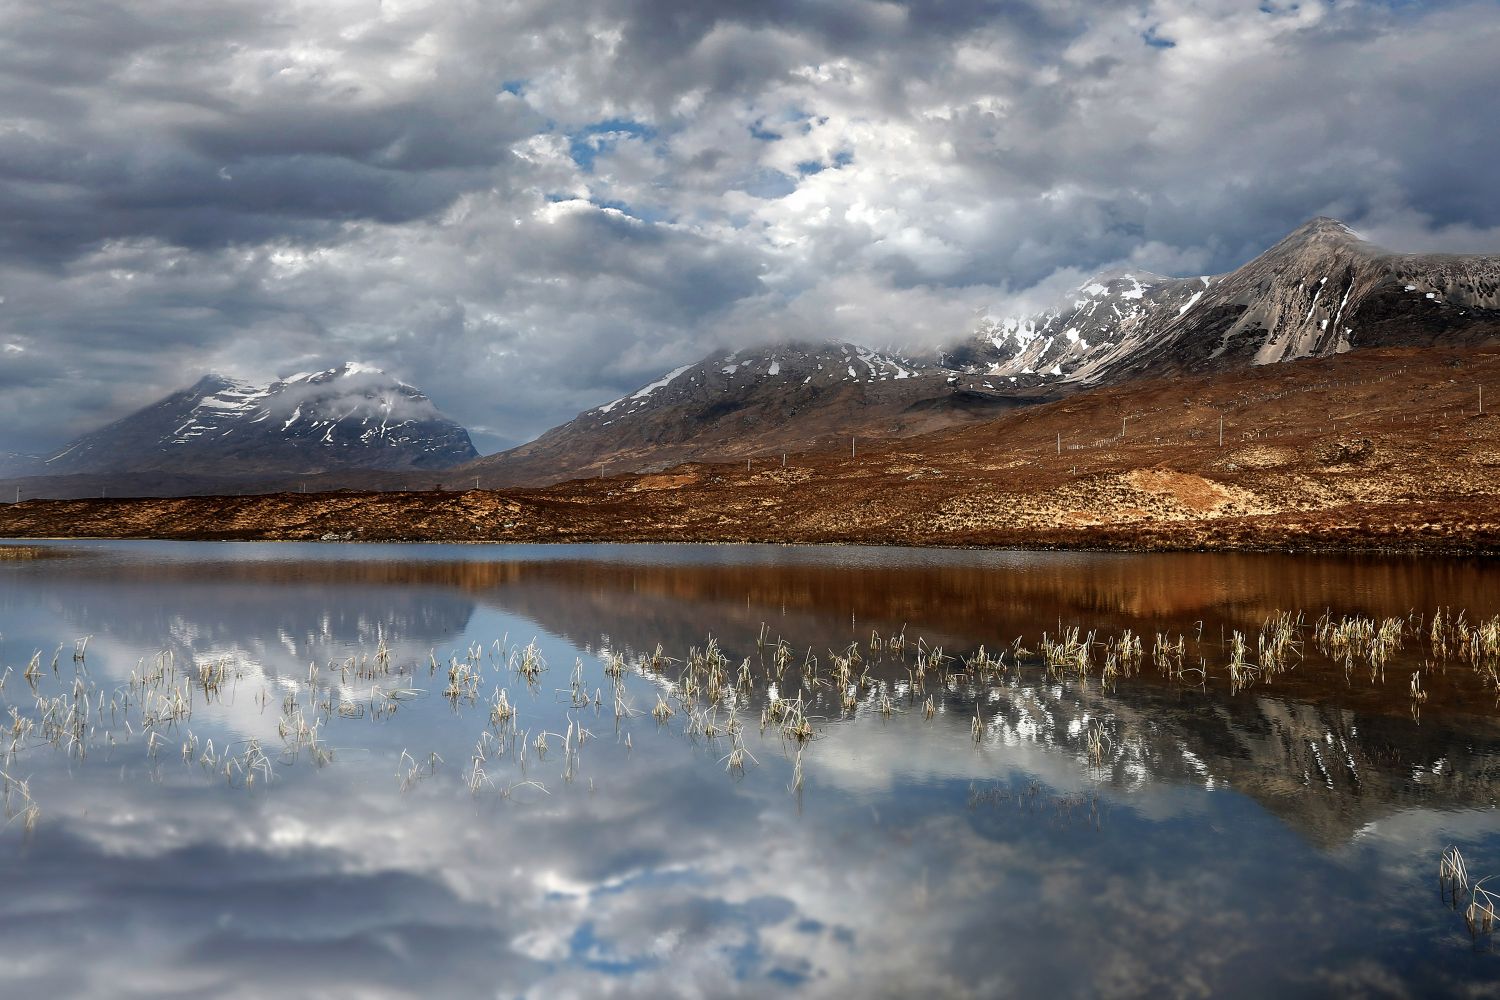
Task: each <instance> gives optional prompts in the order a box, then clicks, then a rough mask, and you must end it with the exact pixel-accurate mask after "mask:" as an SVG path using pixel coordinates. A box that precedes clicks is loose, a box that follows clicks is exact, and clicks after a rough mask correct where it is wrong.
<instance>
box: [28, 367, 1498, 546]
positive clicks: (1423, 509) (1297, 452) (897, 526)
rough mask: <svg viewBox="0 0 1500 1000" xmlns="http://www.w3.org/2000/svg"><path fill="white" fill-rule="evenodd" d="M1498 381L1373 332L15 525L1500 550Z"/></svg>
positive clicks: (1494, 372) (207, 534)
mask: <svg viewBox="0 0 1500 1000" xmlns="http://www.w3.org/2000/svg"><path fill="white" fill-rule="evenodd" d="M1481 386H1485V387H1488V388H1489V390H1490V391H1487V392H1486V393H1485V396H1486V399H1489V398H1490V397H1491V396H1492V394H1493V396H1494V398H1495V399H1497V400H1500V352H1496V351H1494V350H1489V351H1470V350H1454V351H1444V350H1439V349H1427V350H1418V349H1410V348H1402V349H1375V350H1370V351H1359V352H1352V353H1346V354H1343V355H1338V356H1335V357H1331V358H1324V359H1314V360H1308V361H1301V362H1297V363H1295V364H1285V365H1272V366H1262V367H1258V368H1250V369H1239V370H1234V371H1230V372H1223V373H1210V374H1204V375H1197V376H1188V377H1178V378H1173V379H1164V380H1155V381H1140V382H1132V383H1126V384H1121V385H1118V386H1111V387H1107V388H1102V389H1099V390H1096V391H1094V392H1092V393H1088V394H1086V395H1080V396H1077V397H1072V398H1069V399H1064V400H1059V401H1055V402H1051V403H1045V404H1039V405H1037V406H1034V407H1029V408H1026V409H1022V410H1016V411H1013V412H1010V413H1007V414H1004V415H1002V416H1000V417H999V418H997V419H995V420H993V421H991V422H990V423H987V424H984V425H982V426H977V427H959V428H950V429H948V430H944V431H940V432H936V433H933V434H928V435H924V436H921V437H916V438H910V439H906V440H903V441H896V442H887V443H885V444H883V445H880V446H879V447H872V448H871V449H870V450H868V451H864V452H862V453H861V454H859V455H858V456H857V457H855V458H853V459H851V458H850V457H849V456H848V454H847V452H842V451H818V452H810V453H802V454H795V455H791V456H789V457H788V460H787V465H786V467H785V468H782V466H781V463H780V461H779V459H777V460H772V459H763V460H761V461H760V462H758V463H752V468H751V469H749V470H747V469H746V468H745V465H744V463H742V462H739V463H727V464H701V463H700V464H689V465H684V466H680V467H677V468H674V469H672V470H670V471H669V472H666V473H658V474H650V475H641V476H617V477H613V478H609V479H595V480H585V481H577V482H571V483H566V484H561V485H558V486H554V487H551V488H547V489H541V490H505V491H479V490H470V491H465V492H442V493H434V492H426V493H399V494H398V493H386V494H379V493H349V494H320V495H306V496H303V495H299V494H281V495H275V496H264V497H223V498H202V499H180V500H159V501H158V500H141V501H107V500H104V501H101V500H90V501H82V500H80V501H33V502H27V503H22V504H19V505H12V506H6V507H3V508H0V533H3V534H5V535H8V536H13V537H24V536H45V535H65V536H67V535H85V536H87V535H100V536H123V537H177V538H280V539H297V538H311V539H317V538H322V537H325V536H329V537H340V538H343V537H348V538H350V539H363V540H379V539H392V540H398V539H399V540H418V539H424V540H425V539H430V540H458V541H484V540H496V541H558V542H561V541H724V542H732V541H780V542H846V543H850V542H859V543H875V544H913V545H916V544H921V545H1010V546H1032V547H1038V546H1040V547H1052V546H1064V547H1068V546H1074V547H1091V548H1111V547H1114V548H1145V549H1198V548H1209V549H1267V548H1272V549H1288V548H1316V549H1329V550H1360V549H1382V550H1391V549H1394V550H1409V551H1424V552H1457V553H1475V552H1500V500H1497V498H1496V489H1495V485H1496V482H1497V480H1500V421H1497V419H1496V418H1495V417H1494V416H1493V415H1491V414H1490V413H1483V414H1481V413H1479V412H1478V407H1477V403H1478V390H1479V388H1480V387H1481ZM1221 418H1222V420H1223V443H1222V444H1220V438H1219V428H1220V423H1219V421H1220V419H1221ZM1122 422H1123V427H1122ZM1122 430H1123V433H1122Z"/></svg>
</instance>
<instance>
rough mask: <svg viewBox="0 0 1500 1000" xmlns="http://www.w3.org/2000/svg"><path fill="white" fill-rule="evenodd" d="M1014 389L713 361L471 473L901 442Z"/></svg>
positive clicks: (868, 355)
mask: <svg viewBox="0 0 1500 1000" xmlns="http://www.w3.org/2000/svg"><path fill="white" fill-rule="evenodd" d="M1016 388H1017V386H1016V385H1015V384H1014V383H1011V382H1007V381H1006V380H1004V379H999V380H997V379H993V378H989V377H986V376H983V375H979V376H975V375H970V374H967V373H962V372H957V371H955V370H953V369H952V368H951V367H946V366H944V365H942V364H939V363H938V362H937V361H936V360H935V359H931V358H929V359H921V358H915V357H910V356H906V355H903V354H900V353H896V352H890V351H876V350H872V349H870V348H867V347H861V346H858V345H856V344H848V343H831V344H822V345H810V344H798V343H790V344H776V345H768V346H762V347H757V348H751V349H747V350H740V351H732V352H716V353H714V354H711V355H709V356H708V357H707V358H704V359H703V360H701V361H699V362H697V363H696V364H691V365H683V366H682V367H679V368H674V369H673V370H671V371H669V372H667V373H666V374H664V375H663V376H662V377H661V378H658V379H655V380H653V381H651V382H649V383H647V384H646V385H643V386H641V388H639V389H637V390H636V391H635V392H632V393H628V394H627V395H625V396H622V397H620V398H619V399H615V400H612V401H610V402H608V403H605V404H604V405H602V406H597V407H595V408H594V409H592V410H587V411H585V412H583V413H581V414H579V415H578V416H577V417H575V418H574V419H573V420H570V421H569V422H568V423H566V424H563V425H562V426H560V427H555V428H553V429H552V430H550V431H548V432H547V433H545V434H543V435H542V436H541V437H539V438H537V439H536V440H535V441H532V442H530V443H529V444H525V445H522V446H520V447H519V448H513V449H511V450H510V451H507V452H502V453H500V454H498V455H491V456H488V457H486V458H483V459H480V460H479V461H478V462H476V463H474V464H473V465H472V466H470V467H469V468H468V469H466V470H464V471H465V472H466V473H468V472H473V473H474V474H476V475H478V476H479V477H480V478H481V481H482V482H484V483H485V484H486V485H511V484H517V483H528V484H530V483H546V482H555V481H557V480H561V479H570V478H577V477H579V476H590V475H598V474H601V473H604V474H608V473H615V472H625V471H640V470H645V469H653V468H663V467H666V466H669V465H675V464H678V463H681V462H688V461H724V460H728V459H743V458H745V457H747V456H756V455H767V454H772V453H779V452H780V451H783V450H793V451H795V450H798V449H804V448H814V447H819V446H831V445H832V444H833V443H834V442H842V443H843V445H842V446H843V447H847V446H848V442H849V437H850V435H855V436H880V437H899V436H904V435H907V434H917V433H922V432H924V431H929V430H936V429H938V428H941V427H946V426H950V425H952V424H954V423H960V422H966V421H969V420H972V419H974V418H975V415H976V414H984V413H993V412H995V411H996V410H997V409H1002V408H1006V407H1010V406H1015V405H1018V400H1017V399H1016V398H1014V395H1013V394H1008V393H1007V392H1006V391H1005V390H1015V389H1016Z"/></svg>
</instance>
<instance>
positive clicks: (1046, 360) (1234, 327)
mask: <svg viewBox="0 0 1500 1000" xmlns="http://www.w3.org/2000/svg"><path fill="white" fill-rule="evenodd" d="M1494 337H1500V258H1495V257H1480V256H1453V255H1434V254H1393V253H1390V252H1388V251H1385V250H1382V249H1380V248H1379V247H1376V246H1374V245H1372V244H1370V243H1368V242H1366V241H1364V240H1363V239H1361V238H1360V237H1359V236H1358V235H1357V234H1356V233H1355V232H1354V231H1353V230H1351V229H1349V228H1348V227H1347V226H1345V225H1344V224H1343V223H1341V222H1338V221H1337V220H1334V219H1327V218H1317V219H1313V220H1311V221H1310V222H1308V223H1306V224H1305V225H1303V226H1302V227H1300V228H1299V229H1297V230H1296V231H1294V232H1292V233H1291V234H1289V235H1288V236H1287V237H1286V238H1285V239H1283V240H1281V242H1279V243H1277V244H1276V245H1275V246H1273V247H1271V248H1270V249H1269V250H1267V251H1266V252H1265V253H1263V254H1261V255H1260V256H1259V257H1257V258H1255V259H1254V260H1252V261H1250V262H1249V263H1247V264H1245V265H1244V266H1243V267H1240V268H1238V269H1236V270H1234V271H1231V272H1229V273H1227V274H1220V275H1199V276H1194V277H1187V278H1169V277H1163V276H1161V275H1157V274H1151V273H1149V272H1145V271H1134V272H1130V271H1119V272H1112V273H1106V274H1102V275H1099V276H1098V277H1095V278H1093V279H1091V280H1090V281H1088V282H1085V283H1084V284H1083V285H1082V286H1081V287H1080V288H1079V289H1078V291H1077V293H1076V294H1075V295H1073V296H1072V297H1070V298H1069V299H1068V300H1067V301H1065V302H1063V303H1060V304H1059V305H1058V306H1056V307H1055V308H1053V309H1050V310H1047V311H1045V312H1043V313H1041V314H1039V315H1035V316H1027V317H1018V318H1011V319H986V320H985V321H983V322H982V323H981V324H980V326H979V329H978V330H977V331H975V332H973V333H972V334H970V335H968V336H966V337H964V338H962V339H960V340H958V342H957V343H955V344H954V345H952V346H950V347H949V348H948V349H947V350H944V351H941V352H937V353H933V354H930V355H912V354H900V353H891V352H880V351H873V350H870V349H869V348H865V347H859V346H857V345H854V344H847V343H835V344H829V345H809V344H789V345H779V346H767V347H759V348H753V349H748V350H739V351H734V352H731V353H727V354H724V353H718V354H714V355H711V356H709V357H708V358H705V359H704V360H702V361H699V362H698V363H696V364H692V365H685V366H683V367H681V368H676V369H674V370H672V371H670V372H667V373H666V374H664V375H663V376H662V377H661V378H659V379H657V380H655V381H653V382H651V383H649V384H647V385H645V386H642V387H641V388H640V389H639V390H637V391H636V392H633V393H631V394H629V395H627V396H624V397H622V398H620V399H617V400H614V401H613V402H610V403H606V404H605V405H603V406H600V407H596V408H595V409H592V410H589V411H587V412H585V413H582V414H580V415H579V416H578V417H576V418H574V419H573V420H571V421H569V422H568V423H566V424H563V425H562V426H560V427H556V428H554V429H552V430H550V431H548V432H547V433H545V434H543V435H542V436H541V437H540V438H538V439H536V440H535V441H532V442H531V443H529V444H526V445H522V446H521V447H519V448H515V449H512V450H510V451H508V452H502V453H501V454H498V455H492V456H489V457H487V458H484V459H481V460H479V461H478V462H475V463H473V465H472V466H471V467H469V468H467V469H465V470H463V472H464V474H465V475H467V474H473V475H475V476H476V477H478V478H479V479H480V481H481V482H482V483H484V484H485V485H489V486H509V485H518V484H536V485H541V484H546V483H552V482H557V481H560V480H564V479H570V478H577V477H581V476H591V475H598V474H613V473H618V472H642V471H650V470H656V469H662V468H666V467H669V466H672V465H676V464H679V463H681V462H688V461H724V460H726V459H742V458H745V457H752V456H764V455H775V454H778V453H780V452H782V451H802V450H810V449H815V448H820V447H821V448H829V447H839V448H842V447H846V446H847V445H848V441H849V437H850V436H851V435H855V436H864V437H904V436H908V435H914V434H921V433H925V432H927V431H932V430H937V429H941V428H943V427H948V426H952V425H956V424H962V423H973V422H977V421H983V420H986V419H989V418H990V417H992V416H994V415H995V414H996V413H998V412H1000V411H1002V410H1005V409H1008V408H1011V407H1015V406H1022V405H1027V404H1030V403H1035V402H1041V401H1046V400H1050V399H1055V398H1058V397H1059V396H1061V395H1065V394H1069V393H1076V392H1079V391H1083V390H1085V389H1088V388H1090V387H1091V386H1094V385H1098V384H1102V383H1112V382H1119V381H1123V380H1128V379H1132V378H1139V377H1152V376H1163V375H1171V374H1179V373H1196V372H1208V371H1218V370H1231V369H1237V368H1243V367H1246V366H1254V365H1264V364H1271V363H1275V362H1281V361H1294V360H1298V359H1301V358H1311V357H1323V356H1327V355H1331V354H1338V353H1342V352H1344V351H1348V350H1352V349H1354V348H1358V347H1376V346H1381V347H1389V346H1426V345H1432V344H1449V345H1454V344H1462V343H1469V342H1478V341H1482V340H1486V339H1490V338H1494Z"/></svg>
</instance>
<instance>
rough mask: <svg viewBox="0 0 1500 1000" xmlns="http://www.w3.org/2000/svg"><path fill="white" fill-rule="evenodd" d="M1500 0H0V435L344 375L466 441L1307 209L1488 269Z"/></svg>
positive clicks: (1265, 237)
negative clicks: (225, 377) (1480, 262)
mask: <svg viewBox="0 0 1500 1000" xmlns="http://www.w3.org/2000/svg"><path fill="white" fill-rule="evenodd" d="M1497 52H1500V4H1497V3H1496V2H1494V0H1490V2H1479V3H1433V4H1421V3H1410V2H1390V0H1387V2H1380V3H1370V2H1358V0H1333V2H1304V3H1301V4H1290V3H1279V2H1265V3H1260V4H1258V5H1257V4H1256V3H1255V2H1253V0H1252V2H1229V0H1160V2H1153V0H1144V2H1143V0H1135V2H1129V3H1124V2H1122V3H1115V2H1111V0H1095V2H1087V3H1085V2H1079V0H1035V2H1023V0H1013V2H1007V0H999V2H984V0H962V2H961V0H909V2H879V3H877V2H863V0H836V2H820V0H800V2H794V0H761V2H753V0H740V2H737V3H716V2H713V0H614V2H609V3H578V2H569V0H473V2H469V0H445V2H439V3H420V2H407V0H396V2H374V0H360V2H345V0H309V2H284V0H248V2H246V0H217V2H215V3H213V4H202V3H170V2H150V0H133V2H130V3H127V4H111V3H105V2H88V0H84V2H79V0H45V2H43V0H35V2H33V0H5V2H3V3H0V452H3V451H18V452H44V451H47V450H49V449H51V448H55V447H57V446H58V445H60V444H62V443H63V442H64V441H66V440H68V439H69V438H71V437H73V436H74V435H76V434H78V433H80V432H82V431H85V430H89V429H92V428H95V427H97V426H99V425H101V424H103V423H105V422H107V421H109V420H112V419H115V418H117V417H119V416H121V415H123V414H124V413H127V412H129V411H130V410H132V409H134V408H136V407H139V406H142V405H145V404H146V403H149V402H151V401H152V400H154V399H156V398H158V397H159V396H161V395H163V394H165V393H166V392H169V391H171V390H173V389H175V388H178V387H180V386H182V385H185V384H188V383H190V382H192V381H194V380H196V379H197V378H198V377H199V376H201V375H202V374H204V373H205V372H208V371H216V372H221V373H224V374H229V375H234V376H239V377H244V378H251V379H262V380H269V379H270V378H271V377H274V376H275V375H277V374H286V373H291V372H297V371H307V370H313V369H315V368H320V367H327V366H331V365H333V364H337V363H340V362H343V361H346V360H355V361H360V362H364V363H366V364H372V365H376V366H378V367H381V368H383V369H385V370H387V371H389V372H391V373H392V374H394V375H396V376H397V377H399V378H401V379H403V380H405V381H407V382H410V383H412V384H414V385H416V386H419V387H421V388H422V389H423V390H425V391H426V392H427V393H428V394H429V395H431V396H432V397H433V399H434V400H435V401H436V402H437V404H438V405H439V406H440V407H441V408H442V409H443V410H444V411H445V412H446V413H448V414H449V415H450V416H452V417H454V418H455V419H457V420H459V421H460V422H461V423H463V424H464V425H465V426H467V427H468V428H469V429H470V432H471V434H472V435H473V437H474V440H475V444H476V446H477V447H478V448H479V449H480V450H481V451H483V452H490V451H495V450H499V449H501V448H504V447H507V446H510V445H514V444H517V443H520V442H522V441H525V440H528V439H530V438H532V437H534V436H535V435H536V434H538V433H540V432H541V431H543V430H545V429H546V428H548V427H550V426H554V425H556V424H559V423H562V422H564V421H566V420H568V419H569V418H571V417H572V416H574V415H575V414H576V413H578V412H579V411H581V410H583V409H587V408H589V407H592V406H595V405H598V404H600V403H603V402H606V401H608V400H610V399H613V398H615V397H618V396H620V395H621V394H623V393H625V392H628V391H630V390H632V389H634V388H636V387H638V386H640V385H642V384H644V383H647V382H650V381H651V380H653V379H654V378H656V377H657V376H658V375H660V374H661V373H662V372H664V371H666V370H668V369H671V368H673V367H675V366H677V365H680V364H684V363H688V362H692V361H696V360H698V359H699V358H701V357H703V356H704V355H706V354H708V353H710V352H712V351H715V350H719V349H730V348H733V347H739V346H750V345H756V344H761V343H765V342H768V341H775V340H778V339H823V338H828V339H848V340H854V341H857V342H861V343H866V344H870V345H873V346H891V345H897V346H900V345H908V346H911V345H918V344H924V345H931V344H938V343H942V342H944V341H947V340H952V339H956V338H958V337H961V336H962V335H963V334H964V333H965V332H966V331H968V330H970V329H972V328H973V327H974V326H975V324H976V322H977V318H978V317H980V316H983V315H985V314H986V313H988V314H990V315H993V316H1005V315H1015V314H1024V313H1027V312H1030V311H1032V310H1034V309H1036V308H1039V307H1041V306H1045V305H1046V304H1049V303H1050V302H1051V301H1052V300H1053V299H1054V298H1055V297H1056V296H1058V295H1060V294H1062V293H1064V292H1065V291H1066V290H1068V289H1069V288H1070V287H1074V286H1076V285H1078V284H1080V283H1081V282H1083V281H1084V280H1086V279H1087V277H1088V276H1090V275H1091V274H1093V273H1095V272H1097V271H1100V270H1104V269H1107V268H1112V267H1121V266H1125V267H1135V268H1142V269H1147V270H1152V271H1156V272H1159V273H1164V274H1176V275H1186V274H1203V273H1217V272H1222V271H1226V270H1229V269H1231V268H1233V267H1235V266H1237V265H1238V264H1240V263H1243V262H1244V261H1245V260H1247V259H1249V258H1250V257H1252V256H1254V255H1255V254H1256V253H1259V252H1260V251H1261V250H1264V249H1265V248H1266V247H1267V246H1269V245H1271V244H1272V243H1274V242H1275V241H1276V240H1277V239H1278V238H1279V237H1281V236H1282V235H1284V234H1285V233H1286V232H1288V231H1290V230H1291V229H1293V228H1295V227H1296V226H1298V225H1299V224H1301V223H1302V222H1304V221H1306V220H1307V219H1308V218H1310V217H1312V216H1315V215H1331V216H1334V217H1337V218H1340V219H1342V220H1344V221H1345V222H1347V223H1349V224H1350V225H1352V226H1353V227H1354V228H1355V229H1357V230H1358V231H1359V232H1360V233H1362V234H1363V235H1365V236H1366V237H1367V238H1370V239H1372V240H1374V241H1375V242H1378V243H1380V244H1382V245H1384V246H1387V247H1389V248H1391V249H1395V250H1402V251H1431V250H1446V251H1453V252H1500V198H1497V197H1496V196H1495V179H1496V166H1495V165H1496V164H1500V102H1497V101H1496V100H1495V99H1494V95H1495V94H1496V93H1500V58H1497V57H1496V56H1495V53H1497Z"/></svg>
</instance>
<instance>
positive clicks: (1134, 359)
mask: <svg viewBox="0 0 1500 1000" xmlns="http://www.w3.org/2000/svg"><path fill="white" fill-rule="evenodd" d="M1496 334H1500V258H1496V257H1485V256H1472V255H1471V256H1456V255H1443V254H1395V253H1390V252H1388V251H1385V250H1383V249H1381V248H1379V247H1377V246H1375V245H1373V244H1371V243H1368V242H1366V241H1365V240H1363V239H1362V238H1361V237H1360V236H1359V235H1358V234H1357V233H1355V232H1354V231H1353V230H1352V229H1350V228H1349V227H1348V226H1345V225H1344V224H1343V223H1341V222H1339V221H1337V220H1335V219H1327V218H1317V219H1313V220H1312V221H1310V222H1308V223H1306V224H1305V225H1303V226H1301V227H1300V228H1298V229H1297V230H1295V231H1294V232H1292V233H1291V234H1290V235H1288V236H1287V237H1286V238H1285V239H1283V240H1282V241H1281V242H1279V243H1277V244H1276V245H1275V246H1273V247H1272V248H1271V249H1269V250H1267V251H1266V252H1265V253H1263V254H1261V255H1260V256H1259V257H1257V258H1255V259H1254V260H1252V261H1250V262H1249V263H1248V264H1245V265H1244V266H1243V267H1240V268H1237V269H1236V270H1234V271H1231V272H1229V273H1228V274H1220V275H1204V276H1200V277H1193V278H1163V277H1160V276H1158V275H1152V274H1144V273H1137V274H1117V275H1109V276H1104V277H1100V278H1096V279H1094V280H1092V281H1090V282H1087V283H1085V284H1084V285H1083V286H1082V287H1081V288H1080V289H1079V290H1078V294H1077V295H1076V297H1075V298H1074V299H1073V300H1072V301H1071V302H1070V303H1068V304H1066V305H1064V306H1063V307H1060V308H1058V309H1054V310H1051V311H1049V312H1047V313H1044V314H1042V315H1041V316H1035V317H1029V318H1025V319H1008V320H989V321H987V322H985V323H984V324H982V326H981V328H980V330H979V331H978V332H977V333H976V334H975V335H974V336H973V337H972V338H970V339H969V340H968V341H967V342H965V343H964V344H963V345H962V346H961V347H960V348H958V349H957V350H955V351H954V352H953V355H952V357H953V359H954V363H955V364H957V365H958V366H959V367H962V368H964V369H966V370H969V371H983V372H987V373H989V374H992V375H996V376H1008V375H1021V374H1024V375H1037V376H1043V377H1048V378H1052V379H1057V380H1063V381H1072V382H1082V383H1086V384H1092V383H1096V382H1099V381H1102V380H1106V379H1114V378H1123V377H1130V376H1132V375H1141V374H1158V375H1160V374H1167V373H1170V372H1172V371H1199V370H1205V369H1212V368H1222V367H1236V366H1240V365H1245V364H1252V365H1263V364H1272V363H1275V362H1279V361H1295V360H1297V359H1299V358H1309V357H1322V356H1326V355H1329V354H1337V353H1341V352H1343V351H1348V350H1352V349H1354V348H1357V347H1376V346H1396V345H1405V346H1422V345H1426V344H1432V343H1437V342H1452V341H1454V340H1455V338H1460V339H1463V338H1467V339H1484V338H1487V337H1491V336H1495V335H1496Z"/></svg>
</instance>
